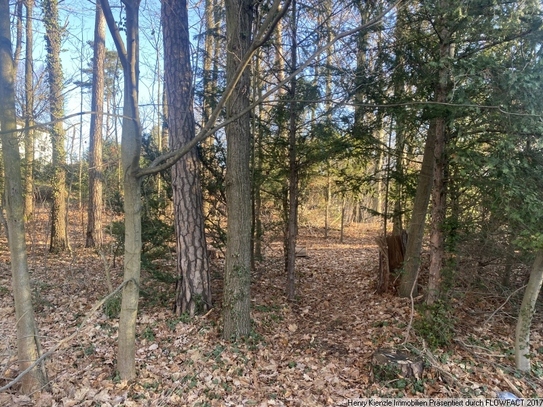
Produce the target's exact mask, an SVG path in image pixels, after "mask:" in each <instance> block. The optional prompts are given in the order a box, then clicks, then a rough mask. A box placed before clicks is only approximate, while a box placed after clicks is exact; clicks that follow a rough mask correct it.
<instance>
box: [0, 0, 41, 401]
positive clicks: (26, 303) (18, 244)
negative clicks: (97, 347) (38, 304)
mask: <svg viewBox="0 0 543 407" xmlns="http://www.w3.org/2000/svg"><path fill="white" fill-rule="evenodd" d="M14 84H15V65H14V61H13V59H12V55H11V37H10V24H9V3H8V0H1V1H0V128H1V129H2V132H3V133H2V154H3V159H4V164H5V175H6V180H5V182H6V185H5V187H6V188H5V191H6V194H5V202H6V214H7V223H8V244H9V251H10V260H11V271H12V276H13V281H12V285H13V297H14V299H15V316H16V320H17V357H18V361H19V370H20V371H21V372H22V371H24V370H25V369H27V368H28V367H30V366H31V365H32V364H33V363H34V361H35V360H37V359H38V358H39V356H40V354H39V350H40V345H39V336H38V334H37V327H36V322H35V319H34V310H33V308H32V290H31V288H30V276H29V274H28V264H27V256H26V241H25V226H24V212H23V211H24V201H23V185H22V182H21V180H22V178H21V156H20V153H19V142H18V137H17V133H16V129H17V119H16V116H15V90H14ZM8 131H12V132H11V133H6V132H8ZM46 383H47V379H46V375H45V370H44V368H43V365H42V364H38V365H37V366H36V367H34V368H33V369H32V370H30V372H29V373H28V374H26V375H25V376H24V377H23V379H22V388H21V391H22V392H23V393H24V394H31V393H34V392H36V391H40V390H41V389H42V388H43V386H46Z"/></svg>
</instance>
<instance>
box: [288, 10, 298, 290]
mask: <svg viewBox="0 0 543 407" xmlns="http://www.w3.org/2000/svg"><path fill="white" fill-rule="evenodd" d="M297 12H298V10H297V7H296V0H292V10H291V13H292V17H291V22H290V23H291V31H292V32H291V35H292V38H291V41H292V44H291V60H290V66H291V71H292V72H291V73H292V74H293V76H292V79H291V81H290V88H289V93H290V95H289V96H290V106H289V129H288V167H289V171H288V172H289V174H288V210H287V209H286V208H285V211H288V216H287V226H286V231H287V233H286V235H287V238H286V245H285V247H286V249H287V250H286V255H285V260H286V263H285V264H286V277H287V284H286V288H287V289H286V292H287V298H288V299H289V301H294V299H295V296H296V240H297V237H298V199H299V197H298V195H299V184H298V183H299V180H298V177H299V174H298V170H299V168H298V167H299V164H298V154H297V146H296V144H297V142H296V138H297V133H298V126H297V122H298V115H299V112H298V109H299V107H298V103H297V102H296V92H297V78H296V75H295V74H294V73H295V72H296V68H297V65H298V32H297V20H298V18H297Z"/></svg>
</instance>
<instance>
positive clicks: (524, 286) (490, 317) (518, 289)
mask: <svg viewBox="0 0 543 407" xmlns="http://www.w3.org/2000/svg"><path fill="white" fill-rule="evenodd" d="M526 285H527V284H526ZM526 285H523V286H522V287H520V288H517V289H516V290H515V291H513V292H512V293H511V294H509V297H507V298H506V299H505V301H504V303H503V304H502V305H500V306H499V307H498V308H496V310H495V311H494V312H493V313H492V314H490V316H489V317H488V318H487V319H486V320H485V322H484V323H483V325H486V324H488V321H490V320H491V319H492V318H494V315H496V313H497V312H498V311H499V310H501V309H502V308H503V307H504V306H505V304H507V303H508V302H509V300H510V299H511V297H512V296H513V295H515V294H516V293H517V292H518V291H520V290H522V289H524V288H526Z"/></svg>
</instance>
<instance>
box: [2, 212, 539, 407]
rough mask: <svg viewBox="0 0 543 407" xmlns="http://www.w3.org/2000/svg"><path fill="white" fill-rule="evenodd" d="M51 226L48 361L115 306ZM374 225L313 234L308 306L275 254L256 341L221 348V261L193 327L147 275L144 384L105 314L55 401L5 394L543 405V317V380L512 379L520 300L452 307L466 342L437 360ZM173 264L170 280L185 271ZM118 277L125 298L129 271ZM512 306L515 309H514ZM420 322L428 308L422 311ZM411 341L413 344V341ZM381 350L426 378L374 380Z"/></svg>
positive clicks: (78, 248)
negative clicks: (389, 281)
mask: <svg viewBox="0 0 543 407" xmlns="http://www.w3.org/2000/svg"><path fill="white" fill-rule="evenodd" d="M47 228H48V225H47V222H46V221H43V222H39V221H35V222H33V223H31V224H29V226H28V232H29V233H28V234H29V242H28V243H29V246H28V253H29V267H30V272H31V277H32V287H33V300H34V307H35V311H36V317H37V321H38V326H39V332H40V335H41V337H42V347H43V350H44V351H47V350H49V349H51V348H52V347H53V346H54V345H55V344H57V343H58V342H59V341H61V340H62V339H63V338H65V337H67V336H68V335H70V334H72V333H73V332H74V331H75V330H77V329H78V328H79V327H80V324H81V323H82V321H83V319H84V318H85V317H86V316H87V314H88V313H89V311H90V309H91V308H92V306H93V304H94V303H95V302H97V301H99V300H100V299H102V298H103V297H105V296H106V295H107V294H108V288H107V284H106V281H105V271H104V270H105V269H104V263H103V260H102V259H101V258H100V256H99V255H98V254H97V253H96V252H95V251H94V250H91V249H84V248H83V245H84V234H83V233H82V232H81V230H82V229H81V227H73V228H70V230H71V233H72V236H71V242H72V252H71V253H70V254H62V255H52V254H49V253H48V252H47V247H48V246H47V244H46V241H47V233H46V232H45V231H46V230H47ZM379 233H380V232H379V230H378V228H377V227H376V226H371V225H364V224H358V225H353V226H350V227H348V228H347V229H346V231H345V239H344V243H339V233H338V231H332V233H331V234H330V237H329V238H328V239H324V238H322V236H323V232H322V230H320V229H316V228H309V227H306V228H303V229H302V230H301V235H300V239H299V241H300V245H301V246H303V247H305V248H306V250H307V254H308V257H305V258H299V259H297V273H298V296H297V301H296V302H295V303H288V302H287V301H286V297H285V294H284V291H285V289H284V287H285V280H286V277H285V276H284V272H283V265H284V260H283V257H282V251H281V243H280V242H279V241H276V242H271V243H270V244H269V245H268V246H267V250H266V258H265V260H264V261H263V262H261V263H259V264H258V266H257V269H256V270H255V271H254V273H253V283H252V305H253V307H252V317H253V321H254V334H253V335H252V336H251V337H249V338H247V339H246V340H245V341H240V342H236V343H233V342H228V341H224V340H223V339H221V336H220V327H221V321H220V319H221V309H220V299H221V296H222V292H221V274H222V260H221V259H216V260H214V261H213V274H212V276H213V295H214V304H213V305H214V308H213V309H212V310H211V311H210V312H208V313H207V314H206V315H204V316H199V317H195V318H193V319H191V320H189V319H187V318H184V317H183V316H181V317H178V316H176V315H174V314H173V313H172V312H171V305H172V303H173V296H174V286H173V285H172V284H165V283H163V282H160V281H158V280H157V279H156V278H151V276H150V275H149V274H148V273H146V272H144V273H143V278H142V290H143V292H142V299H141V303H140V311H139V318H138V326H137V330H138V331H137V349H138V350H137V355H136V360H137V365H138V377H137V379H136V380H134V381H131V382H122V381H120V380H119V379H118V376H117V375H116V372H115V354H116V337H117V329H118V320H117V318H110V317H108V315H107V312H105V311H104V308H103V307H101V308H100V309H99V310H98V311H97V312H95V313H94V314H93V315H91V316H90V318H89V319H88V320H87V321H86V323H85V324H84V325H83V326H81V330H80V332H79V333H78V334H77V336H76V337H75V338H74V339H73V340H71V341H69V342H67V343H66V344H65V345H64V346H62V347H61V348H60V349H59V350H58V351H57V352H55V353H54V354H53V355H52V356H51V357H50V358H48V360H47V363H46V368H47V372H48V376H49V382H50V387H51V391H50V392H45V391H44V392H42V393H41V394H39V395H35V396H36V397H34V398H30V397H27V396H22V395H20V394H19V393H18V392H17V386H14V388H12V389H10V390H9V391H7V392H4V393H0V406H32V405H36V406H53V405H55V406H65V407H69V406H102V407H104V406H252V405H256V406H310V405H312V406H336V405H346V403H347V400H349V399H353V398H358V397H370V396H380V397H495V396H496V392H498V391H508V392H511V393H514V394H516V395H517V396H523V397H527V398H528V397H543V379H542V377H543V336H542V333H543V318H542V315H541V312H537V313H536V316H535V318H534V322H533V330H532V337H531V340H532V346H533V349H534V357H533V359H532V362H533V366H534V369H533V372H532V375H530V376H527V375H520V374H518V373H516V372H515V370H514V358H513V340H514V337H513V336H514V326H515V322H516V319H515V313H516V312H517V309H518V308H517V306H518V301H520V298H521V294H522V290H520V293H517V294H516V297H514V298H515V299H516V301H513V300H510V301H506V298H496V297H495V296H492V295H490V294H488V293H487V294H488V295H487V294H485V293H484V292H482V290H483V288H482V287H479V289H480V290H479V291H476V290H473V288H472V287H467V288H465V290H462V288H460V289H458V291H459V293H461V295H457V296H454V297H453V301H454V315H455V324H454V338H453V340H452V343H451V345H450V346H448V347H447V348H442V349H441V348H438V349H433V350H430V349H428V347H427V346H426V344H425V342H424V341H423V340H422V337H421V336H420V335H419V334H418V332H417V331H416V330H414V329H412V327H411V325H410V318H411V314H412V306H411V301H410V300H409V299H401V298H398V297H397V296H395V295H394V293H392V292H388V293H386V294H384V295H377V294H376V292H375V286H376V278H377V276H376V273H377V261H378V254H377V253H378V250H377V246H376V244H375V237H376V236H378V234H379ZM1 238H2V240H1V242H0V249H1V250H0V304H1V305H0V376H1V377H0V385H2V386H3V385H5V384H6V383H7V382H8V381H10V380H11V379H13V378H14V377H16V376H17V374H18V369H17V365H16V360H17V358H16V349H15V345H16V339H15V314H14V308H13V298H12V295H11V273H10V269H9V253H8V251H7V245H6V241H5V233H3V232H2V236H1ZM173 262H174V255H173V254H172V256H171V258H169V259H163V261H162V262H161V264H160V267H161V268H162V269H163V270H164V271H170V272H173V270H175V267H174V263H173ZM119 263H121V262H119V261H118V262H117V264H116V267H114V268H112V269H111V275H112V280H113V285H114V286H116V285H118V284H120V283H121V281H122V267H121V265H120V264H119ZM512 298H513V297H512ZM414 312H415V315H414V316H415V319H416V317H417V309H416V307H415V309H414ZM408 328H411V329H409V337H408V341H407V342H406V343H404V342H405V338H406V334H407V331H408ZM380 348H395V349H399V350H404V351H409V352H411V353H413V354H416V355H417V354H418V355H420V356H421V357H423V359H424V360H425V370H424V373H423V375H422V377H420V378H419V379H415V378H403V377H396V378H392V379H390V380H386V381H376V380H372V377H371V370H372V368H371V358H372V355H373V353H374V352H375V351H376V350H377V349H380Z"/></svg>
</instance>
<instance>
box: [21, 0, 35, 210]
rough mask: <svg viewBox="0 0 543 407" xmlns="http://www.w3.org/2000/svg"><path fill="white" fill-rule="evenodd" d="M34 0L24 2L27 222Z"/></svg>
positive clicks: (31, 151)
mask: <svg viewBox="0 0 543 407" xmlns="http://www.w3.org/2000/svg"><path fill="white" fill-rule="evenodd" d="M33 10H34V0H26V28H25V31H26V44H25V159H24V166H23V168H24V199H25V203H24V213H25V219H26V220H29V219H30V218H31V217H32V213H33V212H34V130H30V127H31V126H33V125H34V80H33V78H34V58H33V56H32V48H33V47H34V32H33V30H32V21H33Z"/></svg>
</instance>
